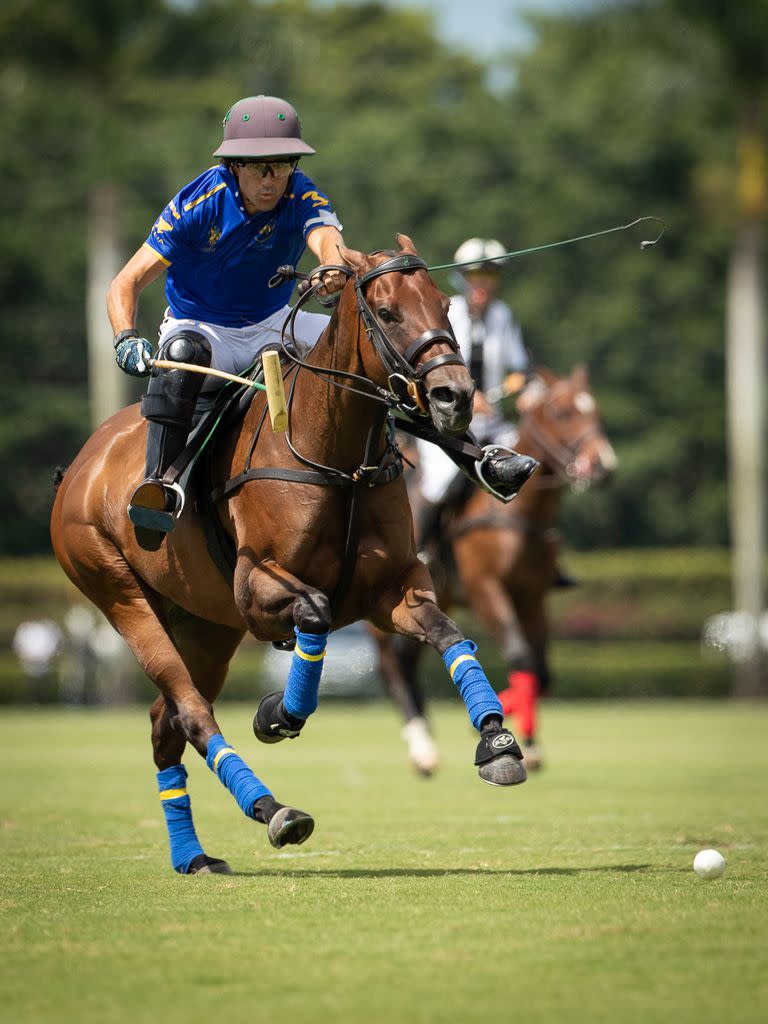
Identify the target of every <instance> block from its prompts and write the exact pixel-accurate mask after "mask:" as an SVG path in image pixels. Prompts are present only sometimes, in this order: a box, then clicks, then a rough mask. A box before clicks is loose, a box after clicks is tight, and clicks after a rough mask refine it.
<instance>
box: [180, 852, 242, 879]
mask: <svg viewBox="0 0 768 1024" xmlns="http://www.w3.org/2000/svg"><path fill="white" fill-rule="evenodd" d="M187 874H188V875H231V874H232V868H231V867H230V866H229V864H227V862H226V861H225V860H219V859H218V857H209V856H208V855H207V854H205V853H203V854H201V855H200V856H198V857H195V859H194V860H193V861H192V863H191V864H190V865H189V870H188V871H187Z"/></svg>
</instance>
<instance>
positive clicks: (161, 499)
mask: <svg viewBox="0 0 768 1024" xmlns="http://www.w3.org/2000/svg"><path fill="white" fill-rule="evenodd" d="M169 506H170V507H169ZM183 510H184V491H183V490H182V488H181V487H180V486H179V484H177V483H172V484H167V483H164V482H163V481H162V480H157V479H153V478H151V477H150V478H149V479H147V480H143V481H142V482H141V483H140V484H139V486H138V487H137V488H136V490H135V491H134V492H133V494H132V495H131V500H130V503H129V505H128V518H129V519H130V520H131V522H132V523H133V525H134V526H138V527H140V528H141V529H144V530H154V531H155V532H156V533H170V532H171V530H172V529H173V528H174V526H175V525H176V520H177V519H178V518H179V516H180V515H181V513H182V512H183Z"/></svg>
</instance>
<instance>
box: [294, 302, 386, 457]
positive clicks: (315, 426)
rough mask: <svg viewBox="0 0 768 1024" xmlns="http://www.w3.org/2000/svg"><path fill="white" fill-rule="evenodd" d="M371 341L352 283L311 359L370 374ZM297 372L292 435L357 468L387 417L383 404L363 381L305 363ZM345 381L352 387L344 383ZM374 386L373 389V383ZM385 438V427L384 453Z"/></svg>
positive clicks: (305, 449)
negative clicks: (366, 355)
mask: <svg viewBox="0 0 768 1024" xmlns="http://www.w3.org/2000/svg"><path fill="white" fill-rule="evenodd" d="M368 345H369V341H368V338H367V335H366V334H365V331H364V330H363V327H362V324H361V322H360V318H359V315H358V312H357V304H356V302H355V296H354V290H353V288H352V286H351V285H350V286H349V287H347V288H345V289H344V292H343V293H342V297H341V301H340V302H339V305H338V307H337V308H336V310H335V311H334V313H333V316H332V317H331V322H330V323H329V325H328V327H327V328H326V329H325V331H324V332H323V334H322V335H321V336H320V339H319V341H318V342H317V344H316V345H315V347H314V348H313V349H312V351H311V352H310V353H309V355H308V356H307V360H306V361H307V362H308V363H311V364H312V365H313V366H316V367H318V368H326V369H328V370H339V371H344V372H346V373H355V374H358V375H359V376H362V377H366V378H367V377H368V373H367V372H366V369H365V366H364V363H363V357H362V354H361V346H368ZM296 372H297V375H298V376H297V379H296V386H295V388H294V390H293V400H292V408H291V414H290V422H291V438H292V441H293V442H294V443H295V444H296V446H297V448H299V450H300V451H301V453H302V454H303V455H306V456H308V457H310V458H312V459H315V460H316V461H318V462H322V463H323V464H325V465H330V466H334V467H336V468H339V469H349V468H351V467H354V468H356V467H357V466H358V465H359V464H360V463H361V461H362V459H363V454H364V448H365V443H366V439H367V437H368V433H369V431H370V429H371V427H372V426H373V425H374V424H375V423H376V422H377V421H382V419H383V418H382V412H383V406H382V404H381V403H380V402H377V401H374V400H372V399H370V398H367V397H365V394H360V393H359V392H365V391H366V385H365V383H364V382H362V381H360V382H358V381H354V380H352V381H350V380H348V379H346V378H344V377H336V376H333V375H319V374H316V373H313V372H312V371H311V370H307V369H303V368H299V369H298V370H297V371H296ZM339 384H342V385H345V386H346V387H339V386H338V385H339ZM349 388H354V389H356V390H355V391H351V390H349ZM356 392H358V393H356ZM370 392H371V393H372V392H373V388H372V387H371V388H370ZM383 444H384V440H383V432H382V437H381V438H380V439H379V442H378V449H377V450H378V453H380V452H381V450H382V449H383Z"/></svg>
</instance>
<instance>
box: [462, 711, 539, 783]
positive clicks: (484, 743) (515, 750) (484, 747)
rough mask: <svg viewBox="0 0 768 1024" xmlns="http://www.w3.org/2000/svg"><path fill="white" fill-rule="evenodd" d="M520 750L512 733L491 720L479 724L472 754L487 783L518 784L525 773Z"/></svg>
mask: <svg viewBox="0 0 768 1024" xmlns="http://www.w3.org/2000/svg"><path fill="white" fill-rule="evenodd" d="M522 762H523V752H522V750H521V749H520V746H519V744H518V742H517V740H516V739H515V737H514V736H513V735H512V733H511V732H510V731H509V730H508V729H505V728H504V727H503V726H502V725H500V724H499V723H498V722H497V721H493V720H491V721H490V722H489V723H488V724H487V725H484V726H483V731H482V733H481V734H480V742H479V743H478V745H477V751H476V753H475V764H476V765H477V774H478V775H479V776H480V778H481V779H482V780H483V782H487V783H488V785H489V786H519V785H520V783H521V782H525V780H526V779H527V778H528V773H527V772H526V770H525V766H524V765H523V763H522Z"/></svg>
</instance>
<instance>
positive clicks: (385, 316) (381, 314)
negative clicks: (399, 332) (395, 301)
mask: <svg viewBox="0 0 768 1024" xmlns="http://www.w3.org/2000/svg"><path fill="white" fill-rule="evenodd" d="M376 314H377V316H378V318H379V319H380V320H383V321H384V323H385V324H391V323H392V322H393V321H394V319H395V318H394V317H393V316H392V314H391V313H390V312H389V310H388V309H387V307H386V306H380V307H379V308H378V309H377V310H376Z"/></svg>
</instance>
